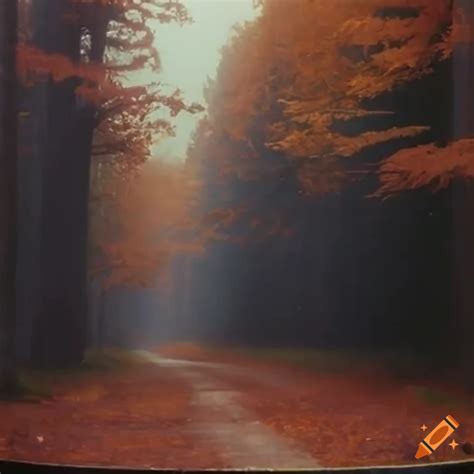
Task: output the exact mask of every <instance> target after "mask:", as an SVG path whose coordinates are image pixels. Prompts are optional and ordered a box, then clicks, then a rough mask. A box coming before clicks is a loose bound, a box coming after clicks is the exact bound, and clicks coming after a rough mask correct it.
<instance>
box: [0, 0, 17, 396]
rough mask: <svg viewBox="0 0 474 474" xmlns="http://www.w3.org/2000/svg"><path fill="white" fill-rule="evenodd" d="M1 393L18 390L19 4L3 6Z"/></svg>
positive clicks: (0, 79)
mask: <svg viewBox="0 0 474 474" xmlns="http://www.w3.org/2000/svg"><path fill="white" fill-rule="evenodd" d="M0 18H1V22H2V24H1V27H0V58H1V66H2V68H1V71H2V73H1V75H0V114H1V115H0V117H1V123H0V391H1V392H5V391H8V390H11V389H12V388H13V387H14V381H15V376H14V328H15V316H16V307H15V305H16V254H17V248H16V238H17V232H16V231H17V209H16V205H17V115H18V109H17V85H16V84H17V78H16V45H17V25H18V12H17V3H16V2H15V1H8V2H2V4H1V5H0Z"/></svg>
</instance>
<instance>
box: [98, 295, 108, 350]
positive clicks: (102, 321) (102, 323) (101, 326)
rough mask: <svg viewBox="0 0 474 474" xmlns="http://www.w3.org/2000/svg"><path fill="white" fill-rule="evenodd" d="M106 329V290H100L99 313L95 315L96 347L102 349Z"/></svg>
mask: <svg viewBox="0 0 474 474" xmlns="http://www.w3.org/2000/svg"><path fill="white" fill-rule="evenodd" d="M106 331H107V292H106V291H105V290H103V289H101V290H100V300H99V313H98V315H97V347H98V349H99V350H100V351H103V350H104V348H105V343H106Z"/></svg>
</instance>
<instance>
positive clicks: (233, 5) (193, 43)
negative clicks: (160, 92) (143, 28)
mask: <svg viewBox="0 0 474 474" xmlns="http://www.w3.org/2000/svg"><path fill="white" fill-rule="evenodd" d="M183 3H184V4H185V5H186V8H187V9H188V10H189V13H190V14H191V16H192V18H193V23H192V24H190V25H185V26H182V27H181V26H179V25H177V24H176V23H170V24H159V23H158V22H157V23H156V28H155V31H156V40H155V41H156V45H157V48H158V50H159V52H160V57H161V62H162V72H161V73H160V76H159V80H160V82H162V83H165V84H169V86H170V88H171V89H175V88H176V87H178V88H179V89H181V91H182V92H183V96H184V98H185V99H186V100H187V101H188V102H194V101H197V102H200V103H204V97H203V88H204V85H205V84H206V81H207V78H208V77H210V78H214V77H215V74H216V70H217V66H218V63H219V59H220V50H221V48H222V47H223V46H224V45H225V44H226V43H227V40H228V39H229V37H230V36H231V35H232V27H233V26H234V25H235V24H237V23H242V22H245V21H248V20H252V19H254V18H255V16H256V15H257V14H258V10H256V9H255V8H254V7H253V4H252V1H251V0H184V2H183ZM201 117H202V114H194V115H193V114H187V113H181V114H179V116H178V117H176V119H175V124H176V137H174V138H167V139H165V140H164V141H163V142H162V143H161V144H160V145H157V146H156V147H155V149H154V150H153V152H154V153H153V154H154V155H155V156H160V157H166V158H168V159H178V160H183V159H184V158H185V154H186V149H187V146H188V144H189V140H190V137H191V134H192V132H193V130H194V128H195V126H196V124H197V122H198V121H199V119H200V118H201Z"/></svg>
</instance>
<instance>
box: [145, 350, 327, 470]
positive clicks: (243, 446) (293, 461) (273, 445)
mask: <svg viewBox="0 0 474 474" xmlns="http://www.w3.org/2000/svg"><path fill="white" fill-rule="evenodd" d="M141 355H143V356H144V357H146V358H148V360H150V361H151V362H153V363H154V364H156V365H158V366H160V367H168V368H172V369H173V370H174V371H175V373H176V374H177V375H178V376H179V377H181V378H182V379H184V380H185V381H186V382H188V383H189V384H190V386H191V387H192V391H193V395H192V401H191V403H192V405H193V406H194V407H195V408H196V410H195V417H194V420H193V424H192V425H191V426H189V427H188V428H187V430H188V432H190V433H192V434H193V435H194V436H196V437H197V438H198V439H199V440H200V442H201V443H205V444H206V445H209V446H212V447H213V448H214V449H217V450H218V453H219V456H220V457H221V458H222V459H223V460H224V461H225V462H226V464H229V465H230V466H231V467H233V468H280V469H296V468H315V467H320V464H319V462H318V461H317V460H316V459H315V458H313V457H312V456H311V455H310V454H309V453H307V452H306V451H304V450H303V449H301V447H299V446H298V445H297V443H296V442H295V441H294V440H291V439H290V438H285V437H284V436H281V435H279V434H278V433H277V432H276V431H275V430H273V429H272V428H270V427H268V426H266V425H264V424H263V423H262V422H261V421H260V420H259V418H258V416H257V415H256V414H255V413H252V412H251V411H250V410H248V409H246V408H244V407H243V405H242V404H241V402H240V398H241V393H240V392H239V390H238V389H236V388H235V387H232V386H231V385H230V384H228V383H227V384H226V383H225V382H223V381H222V380H220V379H219V376H222V375H223V374H226V373H229V371H230V372H233V373H234V374H235V375H238V376H240V377H248V378H250V379H251V380H252V381H255V377H256V374H255V373H254V372H249V371H246V370H245V369H244V368H239V367H234V366H231V365H229V364H217V363H210V362H193V361H186V360H176V359H166V358H161V357H159V356H157V355H155V354H152V353H149V352H148V353H147V352H141ZM259 375H260V376H261V377H262V376H263V374H259ZM257 376H258V375H257ZM279 382H281V380H280V381H279Z"/></svg>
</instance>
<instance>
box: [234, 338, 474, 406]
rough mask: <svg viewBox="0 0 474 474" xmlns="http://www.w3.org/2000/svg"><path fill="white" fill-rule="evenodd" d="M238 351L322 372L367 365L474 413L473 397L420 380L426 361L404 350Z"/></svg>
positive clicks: (438, 401)
mask: <svg viewBox="0 0 474 474" xmlns="http://www.w3.org/2000/svg"><path fill="white" fill-rule="evenodd" d="M231 351H232V352H233V353H235V354H240V355H242V356H248V357H251V358H255V359H257V360H261V361H269V362H270V361H275V362H283V363H286V364H290V365H294V366H295V367H301V368H304V369H308V370H311V371H314V372H317V373H320V374H329V375H330V374H334V375H337V374H341V375H342V374H344V373H345V372H352V373H357V372H358V371H361V370H363V369H364V368H368V369H369V370H371V369H372V370H375V371H380V373H382V374H385V375H386V376H388V377H390V378H393V379H394V380H398V382H399V383H407V385H408V386H410V387H411V391H412V393H413V394H414V395H415V396H416V397H417V398H418V399H420V400H422V401H423V402H424V403H426V404H430V405H438V406H442V407H446V408H451V409H453V408H454V409H456V408H462V409H465V410H467V411H469V412H470V413H473V414H474V403H473V399H472V397H468V396H466V397H464V396H462V395H459V394H456V393H451V392H450V391H449V390H447V389H443V388H439V387H436V384H435V383H434V384H429V383H426V382H425V381H424V380H422V379H420V376H419V373H420V371H419V369H420V367H423V366H424V364H426V361H425V360H423V359H422V358H420V357H418V356H416V355H413V354H408V353H405V352H402V351H393V350H392V351H390V350H387V351H383V352H380V353H377V354H375V353H370V352H363V351H357V350H350V351H348V350H317V349H311V348H294V347H235V348H231Z"/></svg>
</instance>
